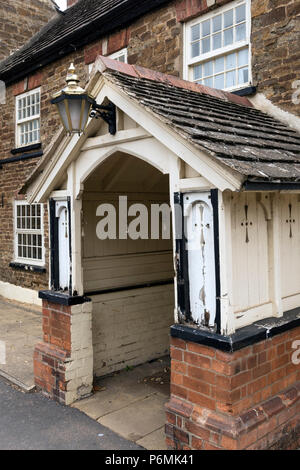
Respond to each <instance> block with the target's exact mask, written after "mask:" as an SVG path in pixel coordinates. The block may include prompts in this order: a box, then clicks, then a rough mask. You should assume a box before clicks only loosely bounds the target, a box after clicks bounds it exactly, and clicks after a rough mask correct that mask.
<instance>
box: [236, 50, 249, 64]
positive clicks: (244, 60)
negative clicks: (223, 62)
mask: <svg viewBox="0 0 300 470" xmlns="http://www.w3.org/2000/svg"><path fill="white" fill-rule="evenodd" d="M238 64H239V67H241V66H242V65H248V49H243V50H242V51H239V52H238Z"/></svg>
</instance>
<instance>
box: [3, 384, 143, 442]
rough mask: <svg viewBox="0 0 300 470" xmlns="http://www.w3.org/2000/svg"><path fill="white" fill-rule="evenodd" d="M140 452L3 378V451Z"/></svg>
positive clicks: (84, 418) (78, 415)
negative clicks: (14, 386)
mask: <svg viewBox="0 0 300 470" xmlns="http://www.w3.org/2000/svg"><path fill="white" fill-rule="evenodd" d="M77 449H80V450H139V449H141V447H139V446H137V445H136V444H134V443H133V442H129V441H126V440H125V439H123V438H122V437H120V436H118V435H117V434H115V433H114V432H112V431H110V430H109V429H107V428H105V427H104V426H101V425H100V424H98V423H97V422H96V421H94V420H92V419H90V418H89V417H88V416H86V415H85V414H83V413H81V412H80V411H78V410H76V409H74V408H69V407H66V406H62V405H59V404H57V403H55V402H53V401H50V400H48V399H47V398H45V397H43V396H42V395H40V394H38V393H30V394H24V393H22V392H20V391H19V390H16V389H15V388H13V387H11V386H10V385H9V384H8V383H7V382H6V381H5V380H3V379H1V378H0V450H77Z"/></svg>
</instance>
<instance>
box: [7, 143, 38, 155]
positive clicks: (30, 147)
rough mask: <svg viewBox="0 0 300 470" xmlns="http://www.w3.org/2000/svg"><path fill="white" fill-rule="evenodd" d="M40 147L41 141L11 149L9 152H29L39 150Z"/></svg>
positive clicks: (15, 153) (13, 153) (14, 153)
mask: <svg viewBox="0 0 300 470" xmlns="http://www.w3.org/2000/svg"><path fill="white" fill-rule="evenodd" d="M41 147H42V144H41V142H39V143H37V144H31V145H24V146H23V147H18V148H15V149H12V150H11V151H10V153H11V154H12V155H17V154H18V153H24V152H31V151H32V150H39V149H40V148H41Z"/></svg>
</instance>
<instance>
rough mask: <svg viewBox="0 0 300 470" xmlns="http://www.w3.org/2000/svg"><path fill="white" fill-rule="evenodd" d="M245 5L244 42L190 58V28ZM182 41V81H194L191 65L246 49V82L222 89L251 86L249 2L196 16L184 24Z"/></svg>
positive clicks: (234, 2) (247, 0)
mask: <svg viewBox="0 0 300 470" xmlns="http://www.w3.org/2000/svg"><path fill="white" fill-rule="evenodd" d="M242 3H246V40H244V41H239V42H238V43H237V42H235V43H234V44H231V45H229V46H225V47H222V48H220V49H216V50H214V51H210V52H208V53H206V54H201V55H200V56H198V57H194V58H191V48H190V34H191V28H192V27H193V26H194V25H196V24H198V23H199V22H201V23H202V22H203V21H206V20H208V19H210V18H214V17H215V16H219V15H220V14H223V13H225V12H226V11H228V10H231V9H232V8H236V7H238V6H239V5H240V4H242ZM183 41H184V48H183V49H184V57H183V78H184V80H190V81H195V82H197V80H194V78H193V67H192V66H193V65H200V64H202V63H205V62H207V61H208V60H210V59H216V58H218V57H222V56H225V55H227V54H230V53H231V52H238V51H239V50H242V49H245V48H246V47H248V73H249V75H248V82H247V83H243V84H242V85H236V86H234V87H230V88H224V89H223V90H225V91H236V90H239V89H242V88H246V87H247V86H251V83H252V64H251V62H252V61H251V57H252V54H251V0H236V1H233V2H230V3H228V4H226V5H224V6H223V7H220V8H217V9H216V10H213V11H212V12H210V13H207V14H205V15H201V16H198V17H197V18H195V19H193V20H191V21H189V22H187V23H185V24H184V28H183Z"/></svg>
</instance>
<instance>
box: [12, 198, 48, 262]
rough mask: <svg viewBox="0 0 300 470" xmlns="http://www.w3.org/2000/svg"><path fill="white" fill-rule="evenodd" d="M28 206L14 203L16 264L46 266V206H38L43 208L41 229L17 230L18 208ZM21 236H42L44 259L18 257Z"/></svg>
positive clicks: (21, 201)
mask: <svg viewBox="0 0 300 470" xmlns="http://www.w3.org/2000/svg"><path fill="white" fill-rule="evenodd" d="M24 205H25V206H28V205H29V204H28V203H27V202H26V201H24V200H20V201H15V203H14V262H15V263H20V264H25V265H28V266H41V267H44V266H45V243H44V241H45V236H44V205H43V204H36V205H39V206H40V208H41V228H40V229H24V228H21V229H20V228H17V207H18V206H24ZM19 234H29V235H41V236H42V259H41V260H39V259H34V258H23V257H20V256H18V246H19V245H18V235H19Z"/></svg>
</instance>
